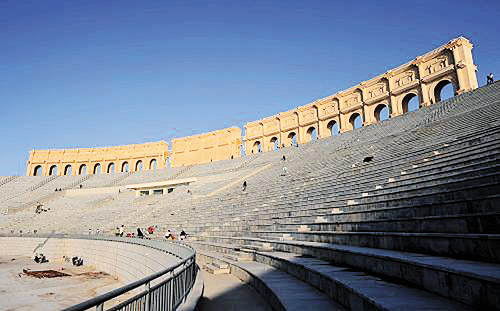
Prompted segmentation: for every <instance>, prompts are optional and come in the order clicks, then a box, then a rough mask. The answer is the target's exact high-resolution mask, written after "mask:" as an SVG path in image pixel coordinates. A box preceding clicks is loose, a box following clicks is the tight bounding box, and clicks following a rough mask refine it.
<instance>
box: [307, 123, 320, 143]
mask: <svg viewBox="0 0 500 311" xmlns="http://www.w3.org/2000/svg"><path fill="white" fill-rule="evenodd" d="M316 139H318V131H316V128H315V127H314V126H311V127H310V128H308V129H307V132H306V143H308V142H310V141H315V140H316Z"/></svg>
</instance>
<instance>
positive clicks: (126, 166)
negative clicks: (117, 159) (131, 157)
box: [121, 161, 128, 173]
mask: <svg viewBox="0 0 500 311" xmlns="http://www.w3.org/2000/svg"><path fill="white" fill-rule="evenodd" d="M121 171H122V173H123V172H125V173H126V172H128V162H127V161H125V162H123V163H122V170H121Z"/></svg>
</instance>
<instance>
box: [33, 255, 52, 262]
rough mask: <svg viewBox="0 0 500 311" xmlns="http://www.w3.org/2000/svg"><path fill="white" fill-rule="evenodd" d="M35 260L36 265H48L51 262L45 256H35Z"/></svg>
mask: <svg viewBox="0 0 500 311" xmlns="http://www.w3.org/2000/svg"><path fill="white" fill-rule="evenodd" d="M33 260H34V261H35V262H36V263H46V262H49V260H48V259H47V258H46V257H45V255H44V254H35V258H33Z"/></svg>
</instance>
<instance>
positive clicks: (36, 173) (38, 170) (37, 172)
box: [33, 165, 43, 176]
mask: <svg viewBox="0 0 500 311" xmlns="http://www.w3.org/2000/svg"><path fill="white" fill-rule="evenodd" d="M42 175H43V168H42V166H41V165H37V166H35V169H34V170H33V176H42Z"/></svg>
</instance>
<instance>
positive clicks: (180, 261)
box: [0, 37, 500, 310]
mask: <svg viewBox="0 0 500 311" xmlns="http://www.w3.org/2000/svg"><path fill="white" fill-rule="evenodd" d="M471 49H472V44H470V42H469V41H468V40H467V39H465V38H463V37H460V38H457V39H454V40H452V41H450V42H449V43H448V44H446V45H444V46H442V47H439V48H437V49H435V50H433V51H431V52H429V53H427V54H425V55H422V56H419V57H417V58H415V59H414V60H412V61H411V62H409V63H407V64H404V65H402V66H400V67H398V68H395V69H392V70H389V71H388V72H386V73H384V74H382V75H380V76H377V77H375V78H374V79H371V80H369V81H365V82H362V83H360V84H359V85H357V86H355V87H352V88H350V89H348V90H345V91H342V92H339V93H336V94H334V95H332V96H328V97H326V98H322V99H319V100H317V101H315V102H313V103H310V104H307V105H305V106H301V107H298V108H296V109H294V110H292V111H287V112H282V113H280V114H278V115H276V116H272V117H269V118H265V119H263V120H259V121H253V122H249V123H248V124H247V125H246V126H245V129H246V134H245V136H241V131H240V130H239V129H238V128H230V129H224V130H220V131H216V132H212V133H207V134H202V135H197V136H192V137H186V138H179V139H174V141H173V142H172V151H169V149H168V148H169V147H168V143H167V142H163V141H162V142H157V143H147V144H139V145H130V146H120V147H109V148H87V149H76V150H33V151H31V153H30V161H29V163H28V168H27V175H28V176H5V177H1V178H0V198H1V201H0V212H1V214H0V255H9V256H27V257H29V256H31V257H32V256H33V255H34V254H35V253H36V252H40V251H42V250H43V252H44V253H45V254H46V255H47V257H48V258H49V260H50V261H51V262H52V261H53V262H57V261H58V260H61V258H62V256H72V255H73V254H78V255H79V256H81V257H82V258H84V260H86V262H88V263H89V264H92V265H93V266H95V268H96V269H97V270H99V271H104V272H106V273H109V274H110V275H113V276H116V278H117V279H119V280H120V281H121V282H122V283H121V284H122V285H120V286H122V287H119V286H118V289H114V290H113V291H111V292H108V293H103V294H102V295H100V296H96V297H94V298H93V299H90V300H87V301H85V302H84V301H83V300H85V299H82V301H81V302H82V303H81V304H77V303H78V302H75V301H73V303H71V304H69V305H66V306H65V307H67V309H65V310H86V309H88V308H95V309H96V310H108V309H109V310H174V309H177V310H193V309H194V307H195V306H196V304H197V302H198V301H199V300H200V297H201V296H202V295H203V290H205V291H206V290H207V289H208V288H207V287H206V285H205V286H204V285H203V277H202V274H201V273H200V270H199V269H203V270H206V271H208V272H210V273H214V274H219V273H220V274H223V273H230V274H231V275H232V276H235V277H237V278H238V279H240V280H241V281H243V282H244V283H245V284H248V285H250V286H251V287H253V289H254V290H255V291H256V292H257V293H258V294H259V295H260V297H262V298H263V299H264V301H265V302H266V304H267V305H268V307H269V308H270V309H272V310H500V231H499V230H500V229H499V224H500V214H499V212H500V209H499V208H500V207H499V206H500V196H499V194H500V193H499V189H500V187H499V184H500V174H499V170H498V167H499V165H500V163H499V162H498V161H499V157H500V152H499V150H500V149H499V144H500V121H499V120H500V83H493V84H490V85H487V86H482V87H478V84H477V80H476V75H475V71H476V67H475V65H474V62H473V60H472V54H471ZM446 84H451V85H452V86H453V89H454V93H455V96H453V97H451V98H449V99H446V100H441V97H440V96H441V95H440V92H441V90H442V88H443V87H444V86H445V85H446ZM412 97H415V98H418V103H419V109H417V110H415V111H409V110H411V109H409V106H408V103H409V101H410V99H411V98H412ZM383 108H386V109H388V111H389V118H388V119H387V120H383V121H382V120H381V117H380V112H381V109H383ZM356 118H361V120H362V122H363V126H362V127H360V128H356V125H355V119H356ZM315 131H316V132H317V133H316V134H315V135H313V132H315ZM242 150H244V151H242ZM115 167H116V168H115ZM243 181H246V183H247V186H246V189H243V188H242V183H243ZM56 189H57V190H58V191H55V190H56ZM37 206H38V207H37ZM40 207H41V211H39V212H37V213H35V209H38V208H40ZM121 224H123V225H124V226H125V232H136V229H137V228H148V227H150V226H154V227H155V228H156V231H155V233H153V234H146V235H147V237H148V238H151V239H139V238H134V237H115V230H116V228H117V227H118V226H120V225H121ZM167 229H170V230H171V231H172V232H173V233H174V234H175V235H177V236H178V235H179V233H180V231H181V230H184V231H185V232H187V234H188V236H187V239H186V240H184V241H178V242H177V241H174V242H172V241H165V240H162V237H163V235H164V234H165V231H166V230H167ZM143 230H145V229H143ZM113 258H114V259H113ZM124 293H128V294H129V296H128V297H129V298H125V299H122V301H120V302H116V303H112V302H110V300H111V298H116V297H117V296H118V294H124ZM0 294H1V291H0ZM73 304H75V305H74V306H73V307H71V306H70V305H73ZM12 310H15V309H12Z"/></svg>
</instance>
